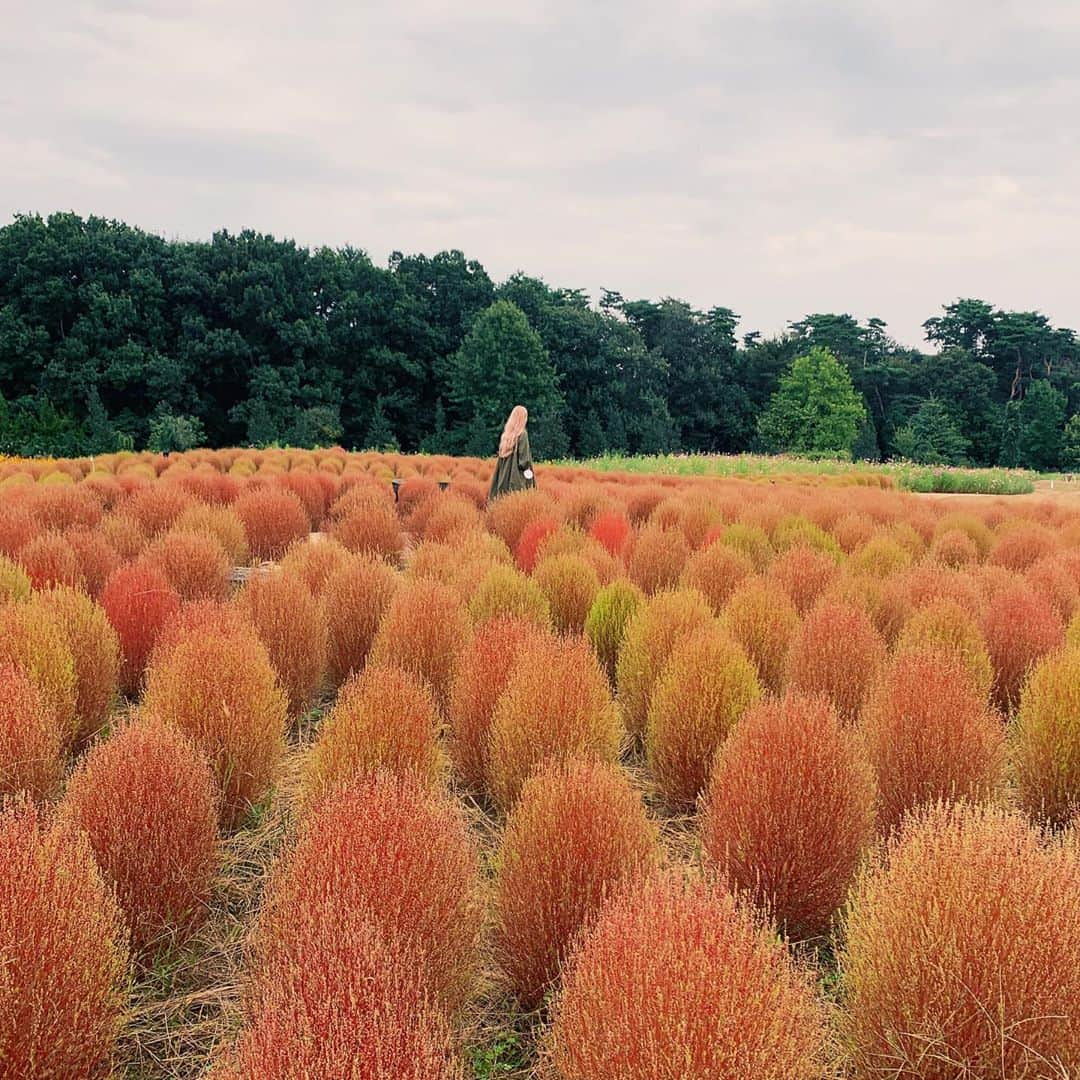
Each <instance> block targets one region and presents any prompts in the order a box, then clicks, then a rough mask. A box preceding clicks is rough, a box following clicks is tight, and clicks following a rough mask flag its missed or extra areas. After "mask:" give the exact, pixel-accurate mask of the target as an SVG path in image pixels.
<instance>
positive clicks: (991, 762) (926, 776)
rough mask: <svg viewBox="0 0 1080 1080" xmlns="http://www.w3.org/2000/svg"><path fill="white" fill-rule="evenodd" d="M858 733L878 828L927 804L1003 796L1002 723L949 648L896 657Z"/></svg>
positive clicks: (908, 652)
mask: <svg viewBox="0 0 1080 1080" xmlns="http://www.w3.org/2000/svg"><path fill="white" fill-rule="evenodd" d="M862 730H863V736H864V740H865V745H866V749H867V753H868V755H869V757H870V762H871V764H872V765H873V766H874V771H875V773H876V775H877V781H878V792H879V796H880V805H879V810H878V824H879V826H880V827H881V828H883V829H892V828H895V827H896V826H897V825H899V824H900V821H901V819H902V818H903V816H904V815H905V814H906V813H907V812H908V811H909V810H912V809H914V808H916V807H918V806H922V805H924V804H926V803H933V802H937V801H939V800H942V799H966V800H970V801H973V802H980V801H992V800H994V799H997V798H998V797H1000V796H1001V795H1002V794H1003V793H1004V781H1005V775H1004V771H1005V733H1004V727H1003V725H1002V723H1001V719H1000V718H999V717H998V716H996V715H995V714H993V713H991V712H990V711H989V709H988V707H987V702H986V695H985V694H983V693H981V692H980V691H979V689H977V688H976V687H975V686H974V685H973V684H972V682H971V681H970V679H969V678H967V672H966V671H965V670H964V669H963V667H961V666H960V661H959V660H958V659H957V657H956V656H955V655H952V654H951V653H950V652H949V651H948V650H942V649H940V648H936V647H933V646H928V647H927V646H924V647H922V648H918V649H908V650H904V651H902V652H899V653H897V655H896V656H895V657H894V658H893V660H892V661H891V663H890V664H889V665H888V667H887V668H886V669H885V671H884V673H883V675H882V678H881V682H880V684H879V685H878V686H877V687H876V688H875V689H874V691H873V692H872V693H871V695H870V698H869V700H868V702H867V706H866V709H865V710H864V712H863V720H862Z"/></svg>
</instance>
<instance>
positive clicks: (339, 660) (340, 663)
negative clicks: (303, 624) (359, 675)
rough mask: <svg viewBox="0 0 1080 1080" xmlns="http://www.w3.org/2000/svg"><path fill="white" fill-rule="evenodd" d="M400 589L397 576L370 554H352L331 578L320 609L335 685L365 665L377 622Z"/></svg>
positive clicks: (328, 664) (328, 659) (328, 658)
mask: <svg viewBox="0 0 1080 1080" xmlns="http://www.w3.org/2000/svg"><path fill="white" fill-rule="evenodd" d="M400 586H401V577H400V575H399V574H397V573H396V571H394V570H393V569H392V568H391V567H390V566H388V565H387V564H386V563H384V562H382V561H381V560H379V559H376V558H374V557H372V556H370V555H351V556H349V560H348V562H346V563H345V564H344V565H342V566H341V567H340V569H338V570H336V571H335V572H334V573H332V574H331V575H330V577H329V579H328V580H327V582H326V586H325V588H324V591H323V595H322V606H323V613H324V616H325V619H326V634H327V649H328V651H327V668H328V670H329V674H330V679H331V681H332V682H333V683H334V684H335V685H340V684H341V683H342V682H343V681H344V680H345V679H346V678H348V676H349V674H350V673H351V672H353V671H359V670H360V669H361V668H362V667H363V666H364V663H365V661H366V660H367V655H368V653H369V652H370V651H371V643H372V642H373V641H374V640H375V632H376V631H377V630H378V628H379V623H380V622H381V621H382V617H383V615H384V614H385V612H386V609H387V608H388V607H389V606H390V601H391V600H392V599H393V598H394V596H395V595H396V593H397V591H398V589H399V587H400Z"/></svg>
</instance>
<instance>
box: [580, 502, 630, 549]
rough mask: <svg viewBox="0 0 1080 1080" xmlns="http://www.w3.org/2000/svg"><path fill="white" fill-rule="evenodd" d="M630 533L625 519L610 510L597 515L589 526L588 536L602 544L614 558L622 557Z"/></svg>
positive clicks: (628, 524)
mask: <svg viewBox="0 0 1080 1080" xmlns="http://www.w3.org/2000/svg"><path fill="white" fill-rule="evenodd" d="M631 531H632V530H631V528H630V523H629V522H628V521H627V520H626V518H625V517H623V515H622V514H616V513H613V512H612V511H610V510H609V511H606V512H605V513H602V514H597V516H596V517H595V518H593V522H592V524H591V525H590V526H589V535H590V536H591V537H592V538H593V539H594V540H598V541H599V542H600V543H601V544H603V545H604V547H605V548H607V550H608V551H609V552H610V553H611V554H612V555H614V556H615V557H616V558H618V557H619V556H620V555H622V552H623V548H624V547H626V541H627V540H628V539H629V538H630V533H631Z"/></svg>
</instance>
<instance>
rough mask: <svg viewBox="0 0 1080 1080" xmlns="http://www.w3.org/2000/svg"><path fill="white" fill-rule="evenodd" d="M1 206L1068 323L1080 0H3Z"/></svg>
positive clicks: (605, 280) (566, 279)
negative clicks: (975, 300)
mask: <svg viewBox="0 0 1080 1080" xmlns="http://www.w3.org/2000/svg"><path fill="white" fill-rule="evenodd" d="M3 10H4V14H5V19H4V33H3V38H2V40H0V214H2V216H3V219H4V220H7V219H8V217H9V216H10V215H11V214H14V213H16V212H19V211H37V212H40V213H42V214H46V213H48V212H50V211H52V210H55V209H74V210H77V211H79V212H80V213H83V214H89V213H97V214H104V215H108V216H110V217H117V218H121V219H123V220H124V221H127V222H130V223H131V224H135V225H139V226H142V227H143V228H146V229H150V230H153V231H155V232H158V233H161V234H163V235H165V236H169V237H182V238H201V237H207V236H209V234H210V233H211V232H212V231H213V230H215V229H218V228H220V227H223V226H224V227H227V228H229V229H232V230H236V229H240V228H243V227H252V228H256V229H260V230H264V231H268V232H272V233H274V234H276V235H279V236H289V237H293V238H295V239H296V240H297V241H299V242H301V243H303V244H308V245H318V244H330V245H334V246H340V245H344V244H350V245H352V246H354V247H361V248H363V249H365V250H366V251H367V252H368V253H369V254H370V256H371V257H372V259H374V260H375V261H376V262H378V263H380V264H385V261H386V257H387V255H388V254H389V253H390V252H391V251H392V250H394V249H400V250H403V251H406V252H413V251H424V252H428V253H433V252H435V251H437V250H440V249H442V248H450V247H457V248H461V249H463V250H464V251H465V252H466V254H468V255H469V256H470V257H472V258H477V259H479V260H480V261H481V262H483V263H484V265H485V266H486V267H487V269H488V271H489V272H490V273H491V274H492V276H493V277H495V278H497V279H502V278H504V277H506V276H507V275H508V274H510V273H512V272H513V271H515V270H518V269H522V270H525V271H527V272H529V273H532V274H536V275H539V276H541V277H543V278H545V280H547V281H548V282H549V283H551V284H555V285H566V286H578V287H581V288H584V289H585V290H587V291H588V292H589V293H590V294H591V295H592V296H593V297H594V298H595V297H597V296H598V294H599V291H600V289H601V288H602V287H606V288H610V289H618V290H619V291H621V292H622V293H623V294H624V295H626V296H627V297H634V298H637V297H645V296H647V297H660V296H664V295H672V296H680V297H683V298H685V299H687V300H690V301H691V302H693V303H695V304H697V305H700V306H702V307H707V306H712V305H716V304H722V305H725V306H727V307H731V308H733V309H734V310H735V311H737V312H738V313H739V314H740V315H741V316H742V322H741V326H740V329H741V331H746V330H751V329H760V330H763V331H765V332H767V333H768V332H772V331H775V330H778V329H780V328H782V327H783V326H784V324H785V323H786V322H787V321H789V320H792V319H797V318H799V317H800V316H802V315H803V314H805V313H807V312H811V311H850V312H851V313H852V314H855V315H857V316H859V317H860V318H865V317H868V316H871V315H878V316H880V317H882V318H884V319H885V320H886V321H887V322H888V324H889V326H890V328H891V330H892V332H893V334H894V335H895V336H896V337H898V338H899V339H900V340H902V341H904V342H906V343H908V344H917V343H918V342H919V341H920V340H921V336H922V335H921V329H920V324H921V323H922V321H923V320H924V319H925V318H927V317H928V316H930V315H932V314H934V313H935V312H936V311H937V309H938V308H939V307H940V305H941V304H943V303H946V302H949V301H950V300H952V299H954V298H956V297H958V296H977V297H980V298H982V299H985V300H989V301H991V302H993V303H995V304H998V305H1001V306H1004V307H1010V308H1024V309H1027V308H1039V309H1040V310H1043V311H1045V312H1046V313H1047V314H1048V315H1049V316H1050V317H1051V318H1052V319H1053V320H1054V321H1055V322H1057V323H1058V324H1064V325H1070V326H1073V327H1077V328H1078V329H1080V288H1078V282H1077V250H1078V249H1080V60H1078V58H1080V3H1078V2H1077V0H1038V2H1037V3H1036V2H1033V0H1015V2H1014V0H934V2H929V0H908V2H906V3H903V4H897V3H888V4H885V3H877V2H875V0H724V2H720V0H666V2H657V0H537V2H532V0H526V2H514V0H458V2H456V3H443V2H441V0H397V2H385V3H384V2H380V3H371V2H364V0H350V2H345V0H308V2H300V0H257V2H255V0H143V2H136V0H113V2H105V0H87V2H83V3H79V2H75V0H35V2H28V0H4V3H3Z"/></svg>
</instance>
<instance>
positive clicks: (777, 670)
mask: <svg viewBox="0 0 1080 1080" xmlns="http://www.w3.org/2000/svg"><path fill="white" fill-rule="evenodd" d="M720 624H721V626H723V628H724V629H725V630H726V631H727V632H728V634H729V635H730V636H731V638H732V639H733V640H734V641H737V642H738V643H739V644H740V645H741V646H742V647H743V649H744V650H745V651H746V655H747V656H749V657H750V659H751V660H752V661H753V663H754V666H755V667H756V668H757V673H758V679H759V680H760V681H761V685H762V687H764V688H765V689H766V690H771V691H772V692H773V693H774V694H775V693H779V691H780V689H781V687H782V686H783V683H784V678H785V673H786V671H787V658H788V652H789V650H790V649H791V642H792V640H793V639H794V637H795V634H796V632H797V631H798V629H799V613H798V612H797V611H796V610H795V605H794V604H793V603H792V602H791V600H790V598H789V597H788V595H787V593H786V592H784V590H783V589H781V588H780V587H779V586H778V585H776V584H775V583H773V582H768V581H762V580H760V579H752V580H749V581H747V582H746V583H745V584H743V585H740V586H739V588H737V589H736V590H735V592H734V593H733V594H732V595H731V598H730V599H729V600H728V602H727V605H726V606H725V607H724V610H723V611H722V612H721V616H720Z"/></svg>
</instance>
